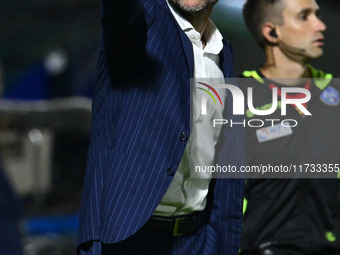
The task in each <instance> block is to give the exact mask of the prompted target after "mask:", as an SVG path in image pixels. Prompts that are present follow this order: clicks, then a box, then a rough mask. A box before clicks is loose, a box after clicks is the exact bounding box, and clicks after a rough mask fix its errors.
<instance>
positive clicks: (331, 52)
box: [0, 0, 340, 84]
mask: <svg viewBox="0 0 340 255" xmlns="http://www.w3.org/2000/svg"><path fill="white" fill-rule="evenodd" d="M244 2H245V0H220V1H219V3H218V4H217V6H216V7H215V9H214V12H213V20H214V21H215V23H216V24H217V26H218V27H219V28H220V29H221V31H222V33H223V34H224V35H225V36H226V37H227V38H228V39H229V40H230V41H231V42H232V43H233V45H234V49H235V67H236V73H237V74H240V73H241V72H242V70H244V69H254V68H258V67H259V66H261V65H262V64H263V58H264V56H263V53H262V50H261V49H260V48H259V46H258V45H257V44H256V43H255V41H254V40H253V38H252V37H251V35H250V34H249V32H248V31H247V29H246V27H245V25H244V22H243V19H242V14H241V8H242V5H243V3H244ZM318 4H319V5H320V7H321V10H322V16H323V20H324V22H325V23H326V25H327V31H326V33H325V36H326V40H325V51H324V52H325V54H324V56H323V57H322V58H321V59H320V60H317V61H314V62H313V63H314V65H315V66H317V67H318V68H321V69H323V70H324V71H326V72H331V73H333V74H334V75H335V76H336V77H339V75H340V70H339V68H338V63H339V59H340V53H339V50H338V42H339V32H338V31H339V28H338V26H339V24H340V19H339V11H340V2H339V1H334V0H322V1H319V2H318ZM99 34H100V19H99V0H68V1H65V0H48V1H38V0H26V1H19V0H11V1H1V4H0V38H1V39H0V60H1V61H2V62H3V66H4V69H5V74H6V75H5V84H11V82H10V81H12V80H13V79H15V77H17V76H20V74H21V73H22V72H23V70H26V69H27V67H28V66H30V65H32V64H34V63H36V62H37V61H39V60H41V59H42V58H43V57H44V56H45V55H46V54H47V53H48V52H49V51H51V50H53V49H55V48H62V49H64V50H66V51H67V53H68V54H69V57H70V63H71V65H73V68H76V67H75V66H74V65H77V61H78V60H77V59H79V55H82V54H83V55H86V54H87V48H91V49H93V48H96V47H98V42H99ZM80 58H81V57H80ZM86 61H89V63H88V65H90V67H88V68H92V67H93V68H94V65H95V57H93V58H92V59H90V60H89V59H87V60H86ZM78 62H79V61H78ZM82 64H84V63H82ZM77 75H79V74H78V73H77ZM80 79H81V78H80ZM6 81H7V82H6Z"/></svg>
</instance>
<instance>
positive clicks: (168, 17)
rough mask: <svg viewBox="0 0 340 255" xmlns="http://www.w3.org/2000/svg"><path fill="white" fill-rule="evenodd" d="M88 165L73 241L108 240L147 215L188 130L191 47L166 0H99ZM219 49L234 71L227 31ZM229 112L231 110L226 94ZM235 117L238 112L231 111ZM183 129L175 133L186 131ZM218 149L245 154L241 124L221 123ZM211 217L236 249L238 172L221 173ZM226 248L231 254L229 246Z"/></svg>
mask: <svg viewBox="0 0 340 255" xmlns="http://www.w3.org/2000/svg"><path fill="white" fill-rule="evenodd" d="M101 13H102V26H103V33H102V42H103V43H102V45H103V47H102V50H101V52H100V55H99V58H98V63H97V79H96V87H95V95H94V98H93V106H92V107H93V118H92V130H91V142H90V148H89V154H88V167H87V171H86V176H85V184H84V185H85V186H84V193H83V201H82V209H81V213H80V223H79V233H78V243H79V244H80V243H83V242H87V241H91V240H100V241H101V242H104V243H115V242H118V241H121V240H123V239H126V238H127V237H129V236H131V235H132V234H133V233H135V232H136V231H137V230H138V229H140V228H141V227H142V225H143V224H144V223H145V222H146V221H147V220H148V218H149V217H150V215H151V214H152V213H153V211H154V210H155V208H156V206H157V205H158V204H159V202H160V200H161V199H162V197H163V195H164V194H165V192H166V190H167V188H168V186H169V184H170V183H171V181H172V178H173V176H172V172H175V171H176V169H177V167H178V165H179V162H180V160H181V157H182V155H183V152H184V149H185V147H186V143H187V142H186V141H182V140H181V139H180V135H181V134H182V133H183V134H187V135H188V137H189V136H190V127H189V122H190V102H189V101H190V94H189V92H190V88H189V86H190V78H191V77H193V75H194V63H193V59H194V57H193V49H192V44H191V42H190V40H189V39H188V38H187V36H186V35H185V33H184V32H183V31H182V30H181V29H180V27H179V26H178V24H177V22H176V20H175V19H174V17H173V16H172V14H171V12H170V10H169V8H168V6H167V4H166V1H165V0H129V1H126V0H114V1H113V0H107V1H105V0H103V1H102V12H101ZM223 43H224V50H223V52H221V54H220V60H221V68H222V70H223V72H224V75H225V77H231V76H233V61H232V58H233V53H232V49H231V46H230V44H229V42H228V41H227V40H224V41H223ZM227 112H228V113H227V114H228V115H229V117H230V118H231V114H232V97H231V96H229V98H228V103H227ZM235 121H237V120H236V119H235ZM183 134H182V136H183ZM225 140H226V141H225V143H226V144H227V147H225V148H224V152H225V155H224V157H227V159H228V162H230V164H233V165H240V164H242V163H243V132H242V130H241V129H240V128H232V129H230V128H229V129H226V130H225ZM213 192H214V196H213V197H214V199H213V201H212V209H211V212H210V223H209V224H210V225H211V228H212V229H214V231H215V233H216V238H218V239H220V240H219V243H220V246H219V248H218V249H219V250H220V251H221V254H234V253H235V254H236V253H237V251H238V244H239V236H240V228H241V217H242V209H241V207H242V199H243V180H236V179H218V180H217V181H216V182H215V185H214V188H213ZM229 252H230V253H229Z"/></svg>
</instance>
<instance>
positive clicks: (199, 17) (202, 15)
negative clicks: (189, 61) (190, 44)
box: [169, 1, 214, 46]
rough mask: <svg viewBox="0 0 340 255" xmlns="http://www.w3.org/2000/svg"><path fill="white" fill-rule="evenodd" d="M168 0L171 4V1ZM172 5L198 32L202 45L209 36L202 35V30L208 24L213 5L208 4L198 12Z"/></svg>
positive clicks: (203, 30)
mask: <svg viewBox="0 0 340 255" xmlns="http://www.w3.org/2000/svg"><path fill="white" fill-rule="evenodd" d="M169 2H170V4H171V1H169ZM172 7H173V8H174V9H175V10H176V11H178V12H179V13H180V14H181V15H182V16H183V17H184V18H185V19H186V20H187V21H189V22H190V24H191V25H192V26H193V27H194V28H195V30H196V31H197V32H199V33H200V35H201V41H202V43H203V46H205V45H206V42H207V41H208V39H209V38H205V37H204V32H205V29H206V27H207V25H208V22H209V18H210V14H211V12H212V9H213V7H214V6H209V7H207V8H206V9H204V10H202V11H200V12H197V13H191V12H186V11H183V10H181V9H179V8H178V7H176V6H175V5H173V4H172Z"/></svg>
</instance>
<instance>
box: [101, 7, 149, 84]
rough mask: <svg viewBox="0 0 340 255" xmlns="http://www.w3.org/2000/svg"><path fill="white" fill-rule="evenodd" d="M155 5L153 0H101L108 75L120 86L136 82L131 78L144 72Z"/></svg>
mask: <svg viewBox="0 0 340 255" xmlns="http://www.w3.org/2000/svg"><path fill="white" fill-rule="evenodd" d="M154 9H155V6H154V1H153V0H128V1H127V0H124V1H122V0H102V10H101V21H102V28H103V30H102V40H103V46H104V53H105V55H106V60H107V67H108V71H109V76H110V78H111V80H112V81H114V83H116V84H119V86H121V85H124V84H125V85H126V84H131V83H135V80H133V81H131V79H133V77H139V78H140V77H141V76H143V73H145V70H144V69H145V66H147V63H148V62H149V60H148V59H147V58H148V54H147V52H146V43H147V31H148V26H149V25H150V20H152V11H151V10H154ZM135 79H137V78H135ZM113 85H115V84H113Z"/></svg>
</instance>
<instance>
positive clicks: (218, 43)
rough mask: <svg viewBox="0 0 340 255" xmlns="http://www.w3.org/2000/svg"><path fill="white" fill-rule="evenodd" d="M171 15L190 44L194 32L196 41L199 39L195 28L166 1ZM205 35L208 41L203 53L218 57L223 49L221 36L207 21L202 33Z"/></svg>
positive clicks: (213, 25) (211, 23) (212, 24)
mask: <svg viewBox="0 0 340 255" xmlns="http://www.w3.org/2000/svg"><path fill="white" fill-rule="evenodd" d="M166 2H167V4H168V6H169V9H170V11H171V13H172V15H173V16H174V17H175V19H176V21H177V23H178V25H179V26H180V27H181V29H182V30H183V31H184V32H185V34H186V35H187V36H188V38H189V39H190V41H191V42H193V40H195V38H194V37H193V36H191V35H192V33H193V32H194V33H195V34H196V35H197V39H198V38H199V37H200V34H199V33H198V32H197V31H196V30H195V28H194V27H193V26H192V25H191V23H190V22H189V21H187V20H186V19H185V18H184V17H183V16H182V15H181V14H180V13H178V12H177V11H176V10H175V9H174V8H173V7H172V6H171V4H169V2H168V0H167V1H166ZM204 33H205V34H206V35H207V36H206V38H209V40H208V41H207V42H206V43H207V44H206V46H205V48H204V52H206V53H210V54H215V55H218V54H219V53H220V52H221V50H222V49H223V42H222V40H223V36H222V35H221V33H220V31H219V30H218V29H217V27H216V26H215V24H214V23H213V22H212V21H211V20H210V19H209V22H208V25H207V27H206V29H205V31H204Z"/></svg>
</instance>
